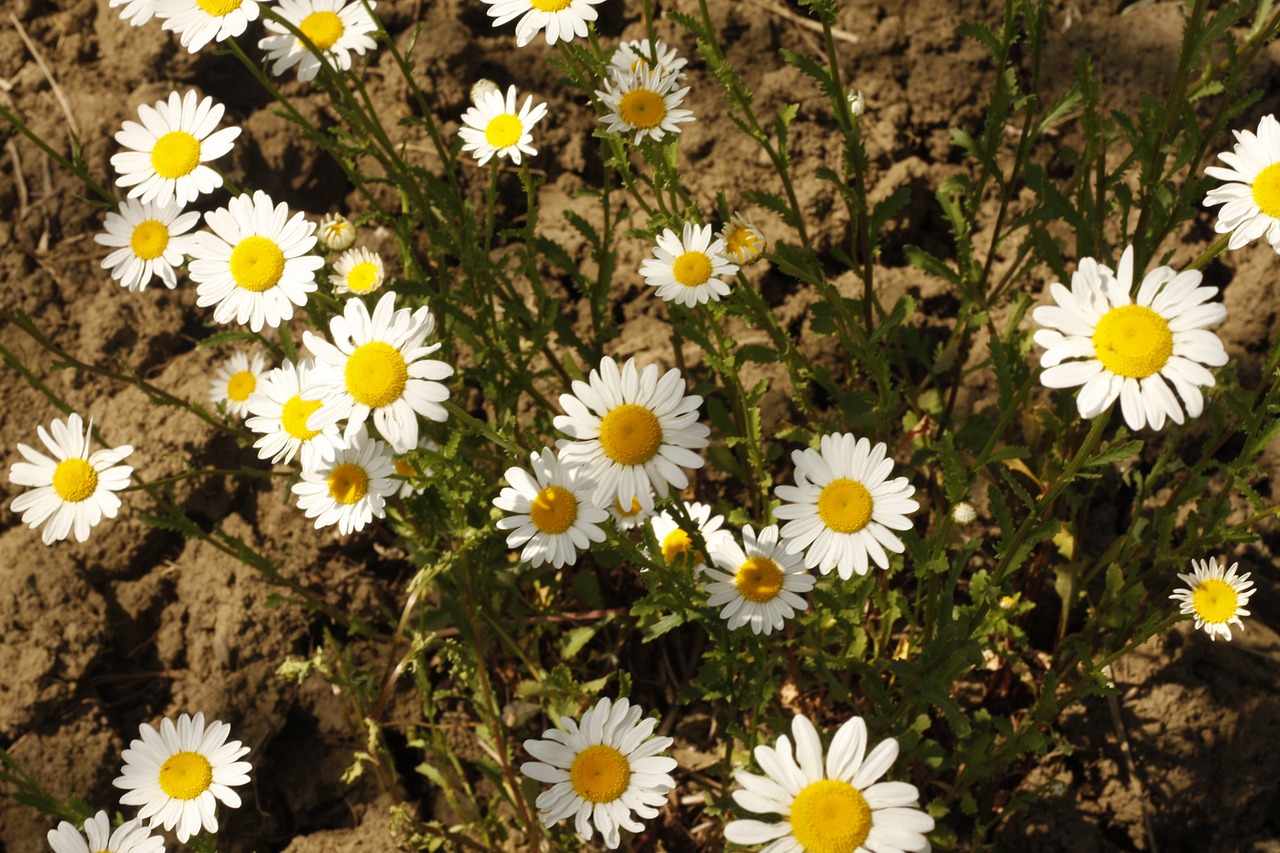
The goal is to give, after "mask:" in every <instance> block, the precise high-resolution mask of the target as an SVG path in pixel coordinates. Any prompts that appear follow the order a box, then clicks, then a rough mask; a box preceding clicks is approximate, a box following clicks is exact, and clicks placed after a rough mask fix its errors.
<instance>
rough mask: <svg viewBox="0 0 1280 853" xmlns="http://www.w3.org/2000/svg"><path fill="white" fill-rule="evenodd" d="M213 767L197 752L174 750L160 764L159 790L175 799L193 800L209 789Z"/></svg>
mask: <svg viewBox="0 0 1280 853" xmlns="http://www.w3.org/2000/svg"><path fill="white" fill-rule="evenodd" d="M212 783H213V768H212V767H210V766H209V759H207V758H205V757H204V756H203V755H201V754H200V753H198V752H175V753H174V754H173V755H171V756H169V757H168V758H167V759H165V762H164V764H162V765H160V790H162V791H164V792H165V793H166V794H168V795H169V796H170V797H173V798H174V799H177V800H194V799H195V798H196V797H198V796H200V795H201V794H203V793H204V792H205V791H207V790H209V785H211V784H212Z"/></svg>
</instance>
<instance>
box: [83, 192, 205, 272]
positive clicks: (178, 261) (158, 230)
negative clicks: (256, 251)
mask: <svg viewBox="0 0 1280 853" xmlns="http://www.w3.org/2000/svg"><path fill="white" fill-rule="evenodd" d="M199 221H200V214H199V213H197V212H195V211H190V212H187V213H183V212H182V208H180V207H178V206H177V205H172V204H171V205H159V204H156V203H155V202H147V203H146V204H143V203H142V202H140V201H138V200H137V199H134V198H126V199H125V200H124V201H122V202H120V211H119V212H118V213H116V212H114V211H112V212H108V213H107V221H106V223H105V224H104V227H105V228H106V233H103V234H94V235H93V241H94V242H95V243H99V244H101V245H103V246H112V247H116V250H115V251H114V252H112V253H111V254H109V255H107V257H106V258H104V259H103V261H102V268H103V269H105V270H109V271H110V273H111V277H112V278H113V279H115V280H116V281H118V282H120V284H121V286H123V287H126V288H128V289H129V290H132V291H141V290H146V288H147V285H148V284H150V283H151V279H152V278H153V277H154V278H158V279H160V281H161V282H163V283H164V284H165V285H166V286H167V287H168V288H169V289H170V290H172V289H173V288H175V287H177V286H178V274H177V271H176V270H175V269H174V268H175V267H179V266H182V261H183V255H185V254H186V252H187V246H188V245H189V244H190V242H191V241H192V240H193V239H194V237H193V236H192V235H190V234H188V233H187V232H188V231H190V230H191V229H192V228H194V227H195V226H196V223H198V222H199Z"/></svg>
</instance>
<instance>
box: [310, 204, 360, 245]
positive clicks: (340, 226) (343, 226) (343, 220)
mask: <svg viewBox="0 0 1280 853" xmlns="http://www.w3.org/2000/svg"><path fill="white" fill-rule="evenodd" d="M317 236H318V237H319V238H320V245H322V246H324V247H325V248H326V249H328V250H329V251H331V252H344V251H346V250H347V249H350V248H351V247H352V246H354V245H355V244H356V226H355V225H353V224H351V220H350V219H347V217H345V216H343V215H342V214H341V213H326V214H325V215H324V218H323V219H321V220H320V230H319V231H318V232H317Z"/></svg>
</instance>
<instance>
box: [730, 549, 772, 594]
mask: <svg viewBox="0 0 1280 853" xmlns="http://www.w3.org/2000/svg"><path fill="white" fill-rule="evenodd" d="M733 582H734V584H735V585H736V586H737V587H738V592H739V593H740V594H741V595H742V597H743V598H745V599H746V600H747V601H754V602H755V603H756V604H764V603H765V602H766V601H773V599H775V598H777V597H778V593H780V592H782V569H780V568H778V564H777V563H775V562H774V561H773V560H770V559H769V558H768V557H752V558H751V559H749V560H747V561H746V562H745V563H743V564H742V565H741V566H739V567H738V573H737V575H735V576H734V579H733Z"/></svg>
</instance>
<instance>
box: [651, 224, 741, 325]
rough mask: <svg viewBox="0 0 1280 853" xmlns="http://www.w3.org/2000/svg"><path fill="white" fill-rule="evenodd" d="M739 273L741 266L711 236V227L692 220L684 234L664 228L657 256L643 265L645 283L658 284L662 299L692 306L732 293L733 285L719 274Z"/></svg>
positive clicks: (713, 300)
mask: <svg viewBox="0 0 1280 853" xmlns="http://www.w3.org/2000/svg"><path fill="white" fill-rule="evenodd" d="M737 272H738V265H737V264H733V263H730V262H729V259H728V258H727V257H726V256H725V245H724V241H723V240H720V239H718V238H717V239H716V240H712V239H711V226H710V225H702V226H698V225H692V224H690V223H688V222H686V223H685V224H684V234H683V236H677V235H676V232H674V231H672V230H671V229H670V228H664V229H663V231H662V236H660V237H659V238H658V245H657V246H655V247H654V249H653V257H652V258H648V259H646V260H645V261H644V262H643V263H641V264H640V275H642V276H644V283H645V284H647V285H649V286H650V287H656V288H657V289H658V290H657V293H658V296H659V297H660V298H662V299H664V300H666V301H667V302H676V303H678V304H680V305H687V306H689V307H690V308H692V307H693V306H695V305H704V304H706V303H707V302H709V301H711V302H719V301H720V298H721V297H723V296H728V295H729V284H728V282H726V281H724V280H723V279H721V278H719V276H724V275H734V274H736V273H737Z"/></svg>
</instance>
